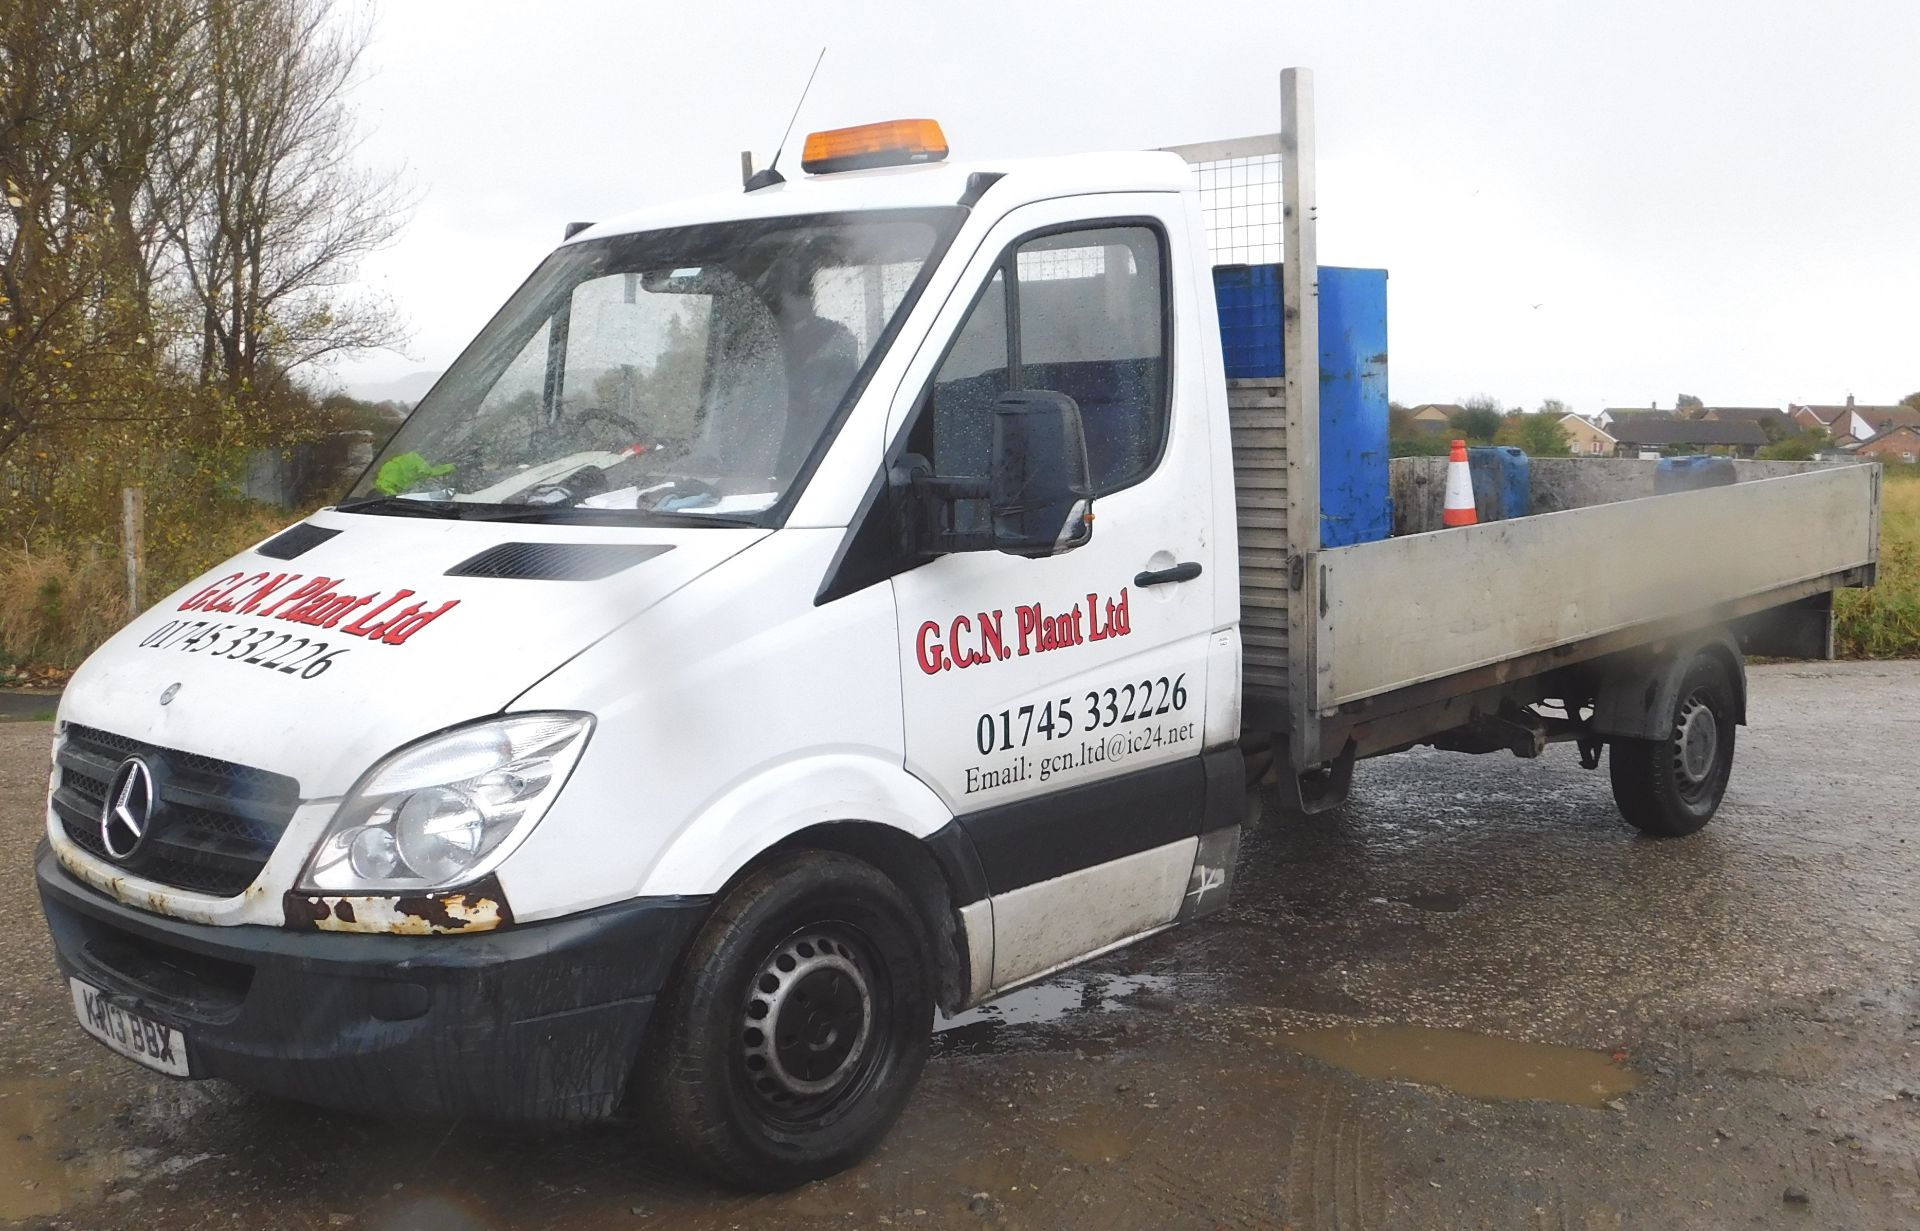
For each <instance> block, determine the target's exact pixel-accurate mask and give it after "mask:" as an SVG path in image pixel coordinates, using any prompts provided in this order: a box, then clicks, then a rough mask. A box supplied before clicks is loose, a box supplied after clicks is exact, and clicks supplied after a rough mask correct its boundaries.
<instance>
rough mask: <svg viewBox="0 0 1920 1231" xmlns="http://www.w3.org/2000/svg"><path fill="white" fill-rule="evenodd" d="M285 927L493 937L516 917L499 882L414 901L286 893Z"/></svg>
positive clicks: (485, 882) (492, 880)
mask: <svg viewBox="0 0 1920 1231" xmlns="http://www.w3.org/2000/svg"><path fill="white" fill-rule="evenodd" d="M285 902H286V912H287V926H288V927H290V928H312V929H315V930H318V931H322V932H364V933H375V934H378V933H386V932H393V933H398V934H399V935H402V936H443V935H456V934H461V933H465V934H472V933H474V932H491V931H493V930H494V929H495V928H504V927H512V926H513V911H512V910H511V909H510V908H509V907H508V906H507V895H506V892H505V891H504V890H502V889H501V888H500V882H499V881H498V880H497V879H495V878H494V877H491V876H489V877H487V878H486V879H485V880H483V881H481V882H479V883H478V884H474V885H469V886H467V887H466V888H464V889H457V890H448V891H447V892H445V893H424V894H417V895H415V896H412V897H365V896H363V897H315V896H313V895H310V894H305V893H298V892H295V891H292V890H289V891H288V892H287V896H286V899H285Z"/></svg>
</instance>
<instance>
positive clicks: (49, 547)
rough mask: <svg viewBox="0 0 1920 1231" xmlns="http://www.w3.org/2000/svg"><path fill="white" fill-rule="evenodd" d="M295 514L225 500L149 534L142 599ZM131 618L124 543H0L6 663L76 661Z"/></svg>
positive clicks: (1, 649) (60, 665)
mask: <svg viewBox="0 0 1920 1231" xmlns="http://www.w3.org/2000/svg"><path fill="white" fill-rule="evenodd" d="M293 519H294V515H293V514H291V513H286V512H283V511H281V510H279V509H275V508H271V507H268V506H265V505H257V504H248V503H240V502H227V503H225V504H218V505H215V506H214V507H212V508H209V509H208V510H206V514H205V516H203V517H200V518H188V519H184V520H185V522H186V525H185V526H184V527H183V526H179V525H174V526H169V527H168V528H167V530H166V531H165V532H163V533H152V532H151V530H150V534H149V540H148V542H149V550H148V553H147V561H146V563H147V575H146V577H145V578H144V579H143V580H142V582H141V587H140V588H141V592H142V593H141V599H142V601H143V602H145V603H152V602H154V601H155V600H157V599H159V598H161V597H163V596H164V595H166V594H168V593H170V592H172V591H173V590H175V589H177V588H179V587H180V586H182V585H184V584H186V582H188V581H189V580H191V579H192V578H193V577H194V576H195V575H197V574H199V573H202V572H204V571H206V570H207V569H209V568H211V567H212V566H213V565H215V564H218V563H219V562H220V561H222V560H224V559H226V558H227V557H228V556H231V555H234V554H236V553H237V552H239V551H241V550H243V549H245V548H247V547H250V546H252V545H253V544H254V543H257V542H259V541H260V540H261V539H263V538H266V537H267V536H268V535H269V534H272V533H273V532H274V531H275V530H277V529H279V528H280V527H282V526H284V525H286V524H287V523H289V522H290V521H292V520H293ZM129 618H130V614H129V609H128V602H127V573H126V565H125V563H124V561H123V559H122V556H121V553H120V549H119V545H118V544H113V543H109V544H104V545H102V544H82V545H74V544H72V543H68V542H63V541H61V540H59V539H55V538H52V537H47V538H43V539H37V540H32V541H29V542H26V543H24V544H19V545H15V546H10V547H0V667H3V666H7V665H11V664H19V665H23V666H32V667H36V668H49V667H50V668H55V669H66V668H71V667H77V666H79V665H80V660H81V659H83V658H85V657H86V656H87V655H88V654H90V653H92V652H93V649H94V647H95V646H97V645H99V644H100V643H101V642H102V641H105V640H106V639H107V638H108V637H110V636H112V635H113V632H114V630H116V629H118V628H119V627H120V626H121V625H122V624H125V623H126V622H127V620H128V619H129Z"/></svg>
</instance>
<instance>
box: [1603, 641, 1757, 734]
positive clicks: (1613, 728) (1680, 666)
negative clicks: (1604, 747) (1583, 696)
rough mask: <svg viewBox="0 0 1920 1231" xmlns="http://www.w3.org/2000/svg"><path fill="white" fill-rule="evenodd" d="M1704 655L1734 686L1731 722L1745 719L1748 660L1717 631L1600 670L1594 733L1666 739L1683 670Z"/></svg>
mask: <svg viewBox="0 0 1920 1231" xmlns="http://www.w3.org/2000/svg"><path fill="white" fill-rule="evenodd" d="M1702 654H1706V655H1708V656H1711V657H1713V658H1715V659H1717V660H1718V661H1719V662H1720V663H1721V665H1722V666H1724V667H1725V668H1726V670H1727V678H1728V679H1729V680H1730V681H1731V682H1732V685H1733V703H1734V721H1735V722H1738V723H1740V724H1741V725H1743V726H1744V725H1745V724H1746V721H1747V667H1746V657H1745V656H1744V655H1743V654H1741V652H1740V645H1739V643H1738V642H1736V641H1735V640H1734V639H1733V634H1732V633H1730V632H1729V631H1727V630H1726V629H1724V628H1715V629H1711V630H1708V631H1705V632H1700V633H1695V634H1693V635H1691V636H1688V637H1684V638H1679V639H1676V640H1669V641H1664V642H1656V643H1655V644H1653V645H1650V646H1646V647H1644V648H1642V649H1638V650H1634V651H1630V652H1629V653H1626V654H1619V655H1616V656H1614V657H1613V658H1611V659H1608V660H1607V662H1606V663H1605V664H1604V665H1603V666H1602V668H1601V671H1600V680H1599V685H1598V688H1597V690H1596V693H1595V697H1594V708H1593V718H1592V721H1591V726H1592V729H1593V732H1594V734H1596V735H1601V736H1606V737H1608V738H1620V739H1664V738H1665V737H1666V736H1667V734H1668V731H1667V727H1668V722H1669V719H1670V716H1671V715H1672V713H1673V709H1674V706H1675V704H1676V703H1677V702H1678V701H1679V694H1680V684H1681V681H1682V680H1684V679H1685V678H1686V674H1687V668H1688V666H1689V665H1690V664H1691V663H1692V662H1693V660H1694V659H1695V658H1697V657H1699V656H1700V655H1702Z"/></svg>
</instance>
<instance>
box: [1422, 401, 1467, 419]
mask: <svg viewBox="0 0 1920 1231" xmlns="http://www.w3.org/2000/svg"><path fill="white" fill-rule="evenodd" d="M1465 409H1466V407H1464V406H1461V405H1458V404H1457V403H1454V402H1422V403H1420V404H1419V405H1418V406H1416V407H1414V408H1413V413H1414V414H1416V415H1417V414H1419V413H1421V412H1422V411H1427V410H1437V411H1439V412H1440V413H1441V414H1443V415H1448V416H1452V415H1456V414H1459V413H1460V412H1461V411H1463V410H1465Z"/></svg>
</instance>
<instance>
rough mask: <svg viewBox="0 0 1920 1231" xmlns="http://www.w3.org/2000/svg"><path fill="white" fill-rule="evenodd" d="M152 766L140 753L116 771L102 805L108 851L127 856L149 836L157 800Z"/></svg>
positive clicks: (102, 827)
mask: <svg viewBox="0 0 1920 1231" xmlns="http://www.w3.org/2000/svg"><path fill="white" fill-rule="evenodd" d="M155 802H156V801H155V799H154V789H153V770H152V769H150V768H148V766H147V763H146V762H145V761H143V760H141V759H140V758H139V757H128V758H127V759H126V760H124V761H122V762H120V768H119V769H118V770H116V771H115V772H114V775H113V783H112V785H111V786H109V787H108V788H107V801H106V804H105V805H104V806H103V807H102V808H101V809H100V841H101V842H102V843H103V844H104V845H105V846H106V848H107V854H109V855H111V856H113V857H114V858H115V859H120V860H125V859H126V858H128V857H129V856H131V855H132V854H133V853H134V852H135V851H137V850H139V849H140V843H141V842H143V841H145V840H146V837H147V826H148V825H149V824H151V823H152V821H153V805H154V803H155Z"/></svg>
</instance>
